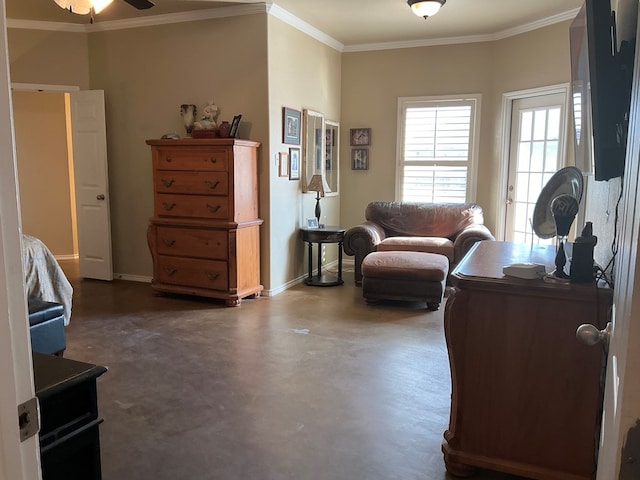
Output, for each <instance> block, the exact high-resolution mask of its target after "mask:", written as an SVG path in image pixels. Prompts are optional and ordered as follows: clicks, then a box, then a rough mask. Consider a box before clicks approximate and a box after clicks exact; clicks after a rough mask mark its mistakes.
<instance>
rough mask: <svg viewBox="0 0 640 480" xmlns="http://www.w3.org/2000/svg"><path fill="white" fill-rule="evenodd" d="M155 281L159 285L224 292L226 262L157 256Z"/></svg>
mask: <svg viewBox="0 0 640 480" xmlns="http://www.w3.org/2000/svg"><path fill="white" fill-rule="evenodd" d="M156 273H157V279H158V281H160V282H161V283H170V284H173V285H182V286H188V287H198V288H210V289H212V290H226V289H227V288H228V283H229V282H228V273H227V262H221V261H217V260H198V259H195V258H181V257H171V256H167V255H158V271H157V272H156Z"/></svg>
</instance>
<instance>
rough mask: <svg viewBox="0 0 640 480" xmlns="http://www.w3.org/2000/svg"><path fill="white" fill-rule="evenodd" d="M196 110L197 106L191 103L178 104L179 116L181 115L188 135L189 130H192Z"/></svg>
mask: <svg viewBox="0 0 640 480" xmlns="http://www.w3.org/2000/svg"><path fill="white" fill-rule="evenodd" d="M197 112H198V108H197V107H196V106H195V105H193V104H189V103H183V104H182V105H180V116H181V117H182V121H183V123H184V128H185V129H186V130H187V135H188V136H190V135H191V131H192V130H193V125H194V122H195V120H196V114H197Z"/></svg>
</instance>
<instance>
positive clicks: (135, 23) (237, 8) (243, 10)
mask: <svg viewBox="0 0 640 480" xmlns="http://www.w3.org/2000/svg"><path fill="white" fill-rule="evenodd" d="M267 12H268V4H266V3H248V4H243V5H234V6H231V7H220V8H210V9H206V10H195V11H191V12H180V13H167V14H165V15H152V16H148V17H141V18H134V19H127V20H113V21H110V22H97V23H94V24H92V25H87V31H88V32H106V31H110V30H124V29H127V28H139V27H150V26H155V25H167V24H171V23H184V22H197V21H198V20H211V19H214V18H227V17H239V16H242V15H255V14H260V13H267Z"/></svg>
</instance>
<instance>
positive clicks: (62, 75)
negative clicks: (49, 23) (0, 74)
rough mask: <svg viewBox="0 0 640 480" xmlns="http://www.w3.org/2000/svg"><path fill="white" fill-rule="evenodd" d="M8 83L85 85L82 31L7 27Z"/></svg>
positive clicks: (86, 54) (86, 50) (85, 51)
mask: <svg viewBox="0 0 640 480" xmlns="http://www.w3.org/2000/svg"><path fill="white" fill-rule="evenodd" d="M7 38H8V45H9V65H10V68H11V82H12V83H16V82H17V83H38V84H51V85H74V86H78V87H80V88H82V89H87V88H89V69H88V62H89V46H88V39H87V35H86V34H84V33H66V32H49V31H43V30H23V29H15V28H9V29H7Z"/></svg>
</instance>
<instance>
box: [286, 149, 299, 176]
mask: <svg viewBox="0 0 640 480" xmlns="http://www.w3.org/2000/svg"><path fill="white" fill-rule="evenodd" d="M300 160H301V159H300V149H299V148H290V149H289V180H300Z"/></svg>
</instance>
